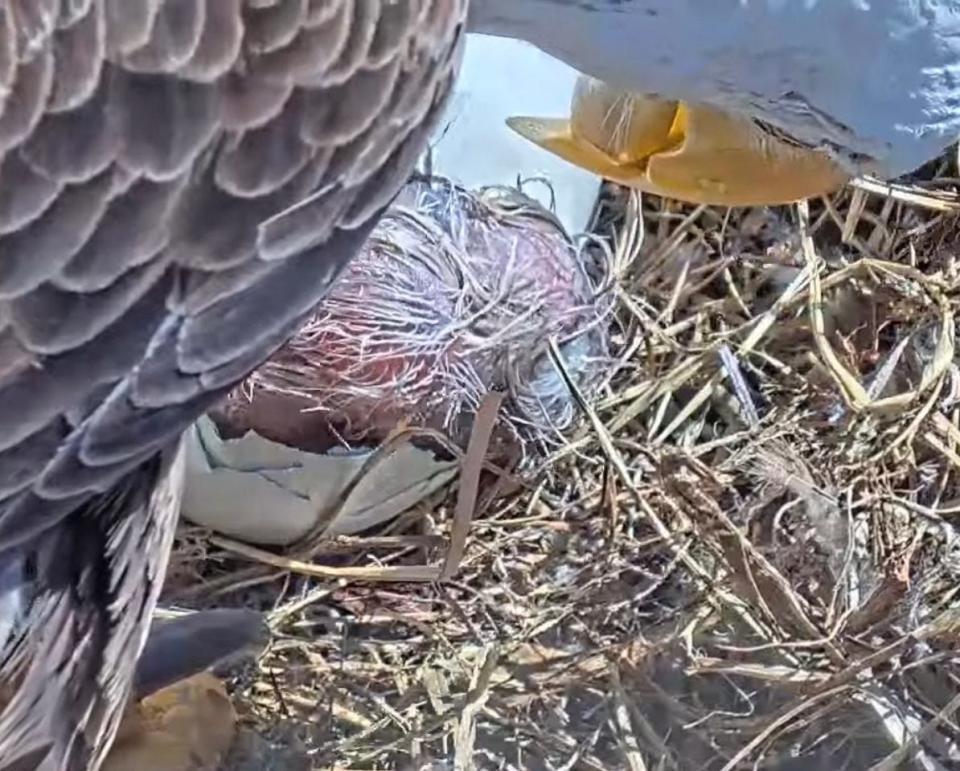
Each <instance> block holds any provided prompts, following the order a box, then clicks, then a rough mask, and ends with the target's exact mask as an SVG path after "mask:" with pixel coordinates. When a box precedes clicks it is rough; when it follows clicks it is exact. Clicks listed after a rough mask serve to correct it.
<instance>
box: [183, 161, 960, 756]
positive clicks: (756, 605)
mask: <svg viewBox="0 0 960 771" xmlns="http://www.w3.org/2000/svg"><path fill="white" fill-rule="evenodd" d="M957 179H958V175H957V168H956V162H955V158H954V156H953V155H952V154H951V155H950V156H948V157H945V158H943V159H941V160H940V161H939V162H938V163H937V164H934V165H932V166H931V167H930V168H928V169H926V170H925V172H924V174H922V175H920V176H917V177H915V178H914V179H913V180H912V181H911V182H910V183H909V184H902V185H896V186H882V185H878V184H876V183H874V182H871V181H869V180H861V181H858V182H857V183H856V185H855V186H853V187H850V188H848V189H846V190H844V191H843V192H841V193H839V194H837V195H835V196H831V197H830V198H829V199H824V200H820V201H813V202H810V204H809V205H808V206H807V207H786V208H781V209H774V210H766V209H756V210H749V211H737V212H729V211H725V210H721V209H714V208H710V207H687V206H680V205H678V204H676V203H673V202H669V201H663V200H660V199H657V198H652V197H645V198H643V199H642V200H641V199H640V198H639V197H636V196H631V195H628V194H624V193H623V191H621V190H619V189H617V188H611V189H610V190H609V191H608V195H607V196H606V201H605V205H604V207H603V214H602V217H601V218H600V220H599V224H598V225H597V228H598V229H599V230H600V231H602V232H608V233H611V234H612V238H613V240H614V243H615V246H616V251H615V262H614V267H615V271H616V278H617V295H618V301H619V305H618V314H617V318H618V320H619V326H618V327H616V328H615V329H614V331H613V333H612V335H611V338H612V341H613V344H614V346H615V347H616V349H617V350H618V351H619V354H620V356H621V357H622V360H623V364H624V366H623V367H622V369H621V371H620V372H619V374H618V375H617V377H616V379H615V381H614V382H613V384H612V386H611V388H610V389H609V390H607V391H606V392H605V394H604V396H603V398H601V399H600V400H597V401H594V403H593V404H592V406H591V409H590V412H589V418H590V421H589V423H590V424H589V427H588V428H586V429H585V430H583V431H582V432H581V433H580V434H578V435H576V436H575V437H574V438H573V439H572V440H571V441H570V443H569V444H568V445H567V446H565V447H564V448H563V449H562V450H561V451H559V452H557V453H555V454H554V455H553V456H552V457H551V458H550V460H549V462H548V464H547V466H546V468H545V470H544V475H543V476H542V478H541V484H539V485H538V486H537V487H536V488H534V489H527V490H522V491H520V492H518V494H517V495H516V496H514V497H511V498H506V499H499V500H498V501H497V502H496V504H495V505H494V506H492V507H491V508H490V509H489V510H488V511H486V512H485V516H484V517H483V518H481V519H478V520H476V521H475V522H474V525H473V529H472V531H471V536H470V542H469V545H468V549H467V551H466V554H465V556H464V559H463V562H462V563H461V566H460V570H459V572H458V573H457V575H456V580H455V581H452V582H450V583H447V584H445V585H442V586H438V585H436V584H432V583H422V584H419V585H417V584H406V585H404V586H402V587H397V586H396V585H386V584H376V583H374V584H372V585H370V584H357V583H352V584H351V583H347V584H344V583H343V582H337V581H336V580H333V579H317V578H314V577H306V576H304V575H299V574H294V575H292V576H291V575H290V573H289V572H286V570H280V569H278V568H275V567H263V566H262V565H254V566H252V567H251V566H250V565H249V564H248V563H246V562H231V561H229V560H227V561H226V562H223V560H225V559H226V558H228V557H229V556H230V555H231V554H232V553H227V552H224V551H221V550H214V551H213V552H212V553H211V554H210V555H209V557H208V558H207V559H206V560H202V559H200V558H198V557H196V556H190V555H191V554H194V552H182V554H184V555H185V556H184V559H185V560H186V563H187V564H188V565H189V566H190V567H192V569H194V570H199V571H200V572H202V574H203V581H202V582H201V581H199V580H197V581H196V582H195V583H194V584H193V587H192V588H190V589H187V590H186V593H185V594H181V595H180V596H182V597H188V598H189V597H192V598H193V600H194V601H197V600H198V598H199V602H201V603H203V602H213V601H218V602H236V603H240V602H250V601H252V600H253V599H256V600H257V601H259V602H261V603H262V604H264V605H266V606H269V607H272V608H275V611H274V613H273V623H274V625H275V628H276V629H278V630H279V631H280V633H281V634H282V635H283V637H282V640H281V641H280V642H278V644H277V645H276V647H275V648H274V650H273V651H272V652H271V654H270V655H269V656H268V657H267V658H266V659H265V660H264V661H263V662H262V665H261V669H260V671H259V673H258V674H257V676H255V677H251V678H249V679H246V680H243V681H242V683H241V684H240V685H239V686H238V703H239V704H240V705H241V708H242V709H243V710H245V711H246V714H247V715H248V718H249V719H250V721H251V722H252V723H253V724H255V725H256V726H257V730H258V733H259V734H260V735H262V736H264V737H266V741H268V742H274V746H273V747H272V748H271V749H270V751H269V752H268V753H267V754H266V755H265V756H263V757H265V758H267V759H268V760H269V761H272V760H273V759H274V758H276V757H278V753H281V752H292V753H293V754H295V755H296V756H297V757H298V758H300V759H302V762H303V766H302V767H303V768H329V767H331V766H338V767H348V768H371V767H376V768H384V769H386V768H396V769H418V770H419V769H426V768H454V767H456V768H463V769H523V770H524V771H526V770H527V769H529V770H530V771H546V770H547V769H558V768H568V769H592V770H594V771H601V770H608V769H617V770H618V771H619V769H629V770H630V771H639V770H640V769H644V768H664V769H676V770H681V769H683V770H685V769H690V768H698V769H699V768H702V769H705V770H707V771H732V770H733V769H738V770H739V769H789V770H790V771H794V770H796V771H806V770H807V769H811V768H831V769H851V771H860V769H868V768H872V769H877V770H878V771H892V770H893V769H911V770H912V769H951V768H956V767H957V765H958V761H957V757H958V747H960V728H958V720H957V716H956V712H957V708H958V705H960V696H958V692H960V660H958V657H957V655H956V647H957V640H958V638H960V620H958V619H960V593H958V590H957V586H958V585H960V539H958V538H957V530H956V528H957V517H958V515H960V430H958V428H957V426H958V425H960V412H958V409H957V405H956V404H955V403H954V400H953V396H954V393H955V391H954V387H953V383H954V382H955V380H956V377H957V375H956V365H955V363H954V361H955V359H956V355H955V353H954V352H953V351H951V347H952V344H953V343H952V341H953V333H954V327H955V321H953V314H954V313H955V312H956V311H960V304H958V298H960V270H958V268H957V262H956V251H957V243H958V238H960V197H958V195H957V193H956V188H957ZM807 223H809V227H807V228H805V227H804V225H806V224H807ZM808 235H809V236H810V239H807V238H806V237H805V236H808ZM812 278H813V279H815V280H814V281H811V279H812ZM864 397H866V398H864ZM450 520H451V517H450V509H449V508H447V507H440V508H438V509H434V510H431V511H430V512H428V513H426V514H423V515H421V518H420V520H419V522H420V524H419V526H418V527H417V529H415V530H413V531H409V532H407V533H406V534H404V535H401V536H398V537H393V538H392V537H381V538H371V539H365V540H356V541H349V542H344V541H342V540H340V541H331V542H328V543H327V544H326V545H325V547H324V550H322V551H320V552H318V554H317V555H316V558H315V559H316V561H317V562H320V563H323V564H327V563H329V562H331V561H335V560H340V561H343V562H346V563H348V564H350V565H355V566H357V567H366V568H368V569H370V570H373V569H374V568H375V567H376V566H379V565H382V564H391V565H398V566H399V565H408V564H411V563H413V564H419V563H420V562H422V561H423V560H424V559H430V558H432V559H434V560H440V559H443V557H444V554H445V551H444V545H443V544H444V541H443V540H442V537H443V536H445V535H446V534H448V533H449V532H450V528H451V524H450ZM279 578H283V579H284V580H283V582H282V583H281V582H280V581H279V580H278V579H279ZM254 581H260V582H263V581H272V583H271V584H270V585H269V586H268V587H266V588H262V589H259V590H251V589H249V586H250V585H251V582H254ZM191 592H192V594H191ZM258 592H259V593H258ZM265 764H266V761H261V762H260V765H256V764H254V765H252V766H250V768H254V767H255V768H260V767H262V766H263V765H265ZM294 767H297V766H293V765H291V766H290V768H294Z"/></svg>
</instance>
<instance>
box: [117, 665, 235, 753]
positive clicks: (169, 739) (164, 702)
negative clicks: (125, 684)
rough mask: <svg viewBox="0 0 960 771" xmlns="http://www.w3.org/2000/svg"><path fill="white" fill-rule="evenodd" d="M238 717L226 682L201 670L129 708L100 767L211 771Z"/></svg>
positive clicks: (224, 750)
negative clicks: (228, 693) (225, 688)
mask: <svg viewBox="0 0 960 771" xmlns="http://www.w3.org/2000/svg"><path fill="white" fill-rule="evenodd" d="M236 722H237V716H236V713H235V712H234V710H233V705H232V704H231V702H230V697H229V696H227V693H226V691H225V690H224V687H223V683H221V682H220V680H218V679H217V678H216V677H214V676H213V675H211V674H209V673H207V672H203V673H201V674H199V675H194V676H193V677H190V678H187V679H186V680H181V681H179V682H177V683H174V684H173V685H171V686H169V687H167V688H164V689H162V690H160V691H157V692H156V693H154V694H152V695H150V696H148V697H147V698H145V699H144V700H143V701H141V702H140V703H139V704H136V705H135V706H133V707H131V708H130V709H129V710H128V712H127V714H126V716H125V717H124V719H123V722H122V723H121V724H120V730H119V732H118V734H117V739H116V741H115V742H114V744H113V747H112V748H111V750H110V754H109V755H108V756H107V759H106V762H105V763H104V764H103V766H102V771H131V769H136V771H213V770H214V769H216V768H218V767H219V764H220V762H221V760H222V759H223V757H224V755H225V754H226V753H227V751H228V750H229V748H230V745H231V743H232V742H233V737H234V733H235V730H236Z"/></svg>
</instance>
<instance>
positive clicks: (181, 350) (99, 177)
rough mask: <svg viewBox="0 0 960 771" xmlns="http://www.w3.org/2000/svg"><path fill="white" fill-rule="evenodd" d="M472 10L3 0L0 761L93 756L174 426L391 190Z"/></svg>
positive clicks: (296, 312)
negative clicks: (11, 609) (9, 615)
mask: <svg viewBox="0 0 960 771" xmlns="http://www.w3.org/2000/svg"><path fill="white" fill-rule="evenodd" d="M465 13H466V0H4V2H3V3H2V4H0V565H2V566H3V568H4V569H3V570H2V571H0V593H6V594H7V595H10V594H13V595H15V596H16V597H18V598H21V599H22V602H20V603H19V604H18V603H14V605H16V606H17V607H19V608H20V613H21V616H22V618H20V619H19V621H18V623H17V625H16V628H15V629H10V628H8V629H7V630H6V631H7V638H8V639H7V641H6V646H5V648H4V650H5V651H6V654H5V658H4V659H3V660H2V661H0V689H3V690H5V692H6V693H7V703H6V706H5V708H3V711H2V713H0V769H4V768H8V767H10V768H13V767H18V768H19V767H24V768H31V767H41V768H50V769H60V768H85V767H88V766H93V767H95V766H96V765H97V764H98V762H99V759H100V757H101V756H102V754H103V752H105V749H106V747H107V746H108V745H109V741H110V739H111V737H112V734H113V731H114V730H115V726H116V722H117V718H118V715H119V713H120V710H121V709H122V707H123V701H124V699H125V698H126V693H127V691H128V688H129V682H130V678H131V676H132V667H133V663H134V661H135V658H136V655H137V653H138V652H139V650H140V648H141V647H142V644H143V639H144V636H145V632H146V626H147V624H148V621H149V618H150V615H151V611H152V608H153V605H154V603H155V601H156V597H157V593H158V591H159V586H160V583H161V582H162V578H163V573H164V569H165V564H166V556H167V552H168V550H169V544H170V541H171V538H172V532H173V527H174V524H175V520H176V494H177V491H176V489H174V488H175V484H174V482H175V477H174V476H172V475H171V468H172V467H173V464H174V463H175V462H176V454H175V452H174V448H175V447H176V445H177V442H178V438H179V436H180V433H181V432H182V430H183V429H184V428H185V427H186V426H187V425H188V424H189V423H190V422H191V421H193V420H194V419H195V418H196V417H198V416H199V415H200V414H202V413H203V412H204V411H205V410H206V409H207V408H208V407H209V406H210V405H211V404H212V403H214V402H215V401H216V400H217V399H218V398H219V397H220V396H221V395H222V394H223V393H224V391H225V390H227V389H229V388H230V387H231V386H232V385H234V384H235V383H236V382H238V381H239V380H240V379H242V378H243V377H245V376H246V375H247V374H248V373H249V372H250V371H251V370H252V369H253V368H255V367H256V366H257V365H258V364H260V363H261V362H262V361H263V360H264V359H265V358H267V357H268V356H269V355H270V353H271V352H272V351H273V350H274V349H275V348H276V347H277V346H278V345H279V344H281V343H282V342H283V341H284V340H285V339H286V338H287V337H288V336H289V335H290V334H291V332H292V331H293V330H294V329H295V327H296V324H297V322H298V320H299V319H300V318H301V317H302V316H304V314H306V313H307V312H308V311H309V310H310V308H311V307H312V306H313V305H315V304H316V303H317V301H318V300H319V299H320V298H321V297H322V296H323V294H324V293H325V291H326V290H327V288H328V287H329V286H330V284H331V282H332V281H333V280H334V279H335V278H336V276H337V275H338V273H339V271H340V270H341V269H342V268H343V267H344V265H345V264H346V263H347V262H348V260H349V259H350V257H351V256H352V255H353V254H354V252H355V251H356V250H357V249H358V247H359V246H360V245H361V243H362V242H363V240H364V238H365V236H366V235H367V233H368V232H369V230H370V229H371V227H372V226H373V224H374V222H375V221H376V219H377V217H378V215H379V213H380V212H381V211H382V210H383V209H384V207H385V206H386V205H387V204H388V203H389V201H390V200H391V198H392V197H393V196H394V194H395V193H396V192H397V190H398V189H399V187H400V186H401V184H402V183H403V181H404V180H405V178H406V177H407V175H408V173H409V171H410V170H411V168H412V167H413V165H414V163H415V160H416V158H417V156H418V155H419V153H420V152H421V150H422V149H423V147H424V145H425V143H426V141H427V138H428V134H429V132H430V131H431V128H432V126H433V122H434V120H435V118H436V117H437V115H438V113H439V111H440V109H441V108H442V105H443V103H444V101H445V97H446V96H447V94H448V92H449V90H450V87H451V83H452V79H453V78H454V76H455V73H456V69H457V63H458V61H459V49H460V39H461V37H462V28H463V22H464V16H465ZM0 605H2V603H0ZM21 605H22V607H21ZM8 626H10V625H9V624H8ZM2 631H3V624H2V623H0V632H2ZM2 706H3V705H2V703H0V707H2ZM30 758H34V761H30V760H29V759H30ZM25 759H26V760H25ZM31 762H32V763H33V765H30V764H29V763H31ZM16 763H21V764H23V763H27V765H19V766H17V765H15V764H16Z"/></svg>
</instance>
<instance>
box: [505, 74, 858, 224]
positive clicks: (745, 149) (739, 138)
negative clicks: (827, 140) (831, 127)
mask: <svg viewBox="0 0 960 771" xmlns="http://www.w3.org/2000/svg"><path fill="white" fill-rule="evenodd" d="M570 113H571V114H570V118H569V119H547V118H526V117H515V118H510V119H508V121H507V124H508V125H509V126H510V127H511V128H513V129H514V130H515V131H516V132H518V133H519V134H521V135H522V136H524V137H526V138H527V139H529V140H530V141H532V142H534V143H535V144H537V145H539V146H541V147H543V148H545V149H547V150H549V151H550V152H552V153H554V154H555V155H558V156H560V157H561V158H564V159H565V160H567V161H570V162H571V163H573V164H575V165H577V166H580V167H581V168H584V169H587V170H588V171H592V172H594V173H595V174H598V175H600V176H602V177H606V178H607V179H611V180H613V181H615V182H619V183H621V184H623V185H627V186H630V187H635V188H639V189H640V190H644V191H647V192H650V193H656V194H657V195H662V196H666V197H669V198H677V199H680V200H683V201H689V202H692V203H706V204H715V205H723V206H759V205H774V204H784V203H789V202H792V201H797V200H800V199H802V198H809V197H811V196H815V195H823V194H825V193H828V192H832V191H833V190H836V189H837V188H839V187H841V186H842V185H843V184H844V183H846V182H847V181H848V179H849V178H850V176H849V174H847V173H846V172H845V171H844V170H843V169H842V168H841V167H840V166H839V165H838V164H837V163H835V162H834V161H832V160H831V159H830V158H829V157H828V156H827V155H826V154H825V153H822V152H819V151H817V150H812V149H809V148H806V147H802V146H797V145H793V144H790V143H789V142H787V141H785V140H783V139H781V138H779V137H777V136H776V135H775V134H773V133H771V132H770V131H768V130H766V129H765V128H763V127H762V126H761V125H759V124H757V123H755V122H754V121H752V120H750V119H749V118H743V117H739V116H735V115H731V114H729V113H726V112H724V111H722V110H719V109H717V108H715V107H710V106H707V105H700V104H690V103H685V102H678V101H672V100H667V99H661V98H659V97H655V96H641V95H637V94H632V93H629V92H625V91H619V90H617V89H614V88H611V87H610V86H607V85H606V84H605V83H602V82H600V81H597V80H594V79H592V78H587V77H582V78H581V79H580V81H579V82H578V84H577V88H576V90H575V92H574V96H573V101H572V105H571V111H570Z"/></svg>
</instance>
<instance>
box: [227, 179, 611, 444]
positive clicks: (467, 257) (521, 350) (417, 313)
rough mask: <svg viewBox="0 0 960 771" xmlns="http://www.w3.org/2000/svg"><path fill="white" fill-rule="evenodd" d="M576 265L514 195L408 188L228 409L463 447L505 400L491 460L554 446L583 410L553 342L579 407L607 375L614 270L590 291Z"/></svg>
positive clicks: (560, 240)
mask: <svg viewBox="0 0 960 771" xmlns="http://www.w3.org/2000/svg"><path fill="white" fill-rule="evenodd" d="M580 251H581V250H580V249H578V248H577V247H576V246H575V245H574V243H573V242H572V240H571V239H570V238H569V237H568V236H567V235H566V233H565V232H564V231H563V228H562V227H561V226H560V224H559V222H558V221H557V220H556V218H555V217H554V216H553V215H551V214H550V213H549V212H548V211H546V210H545V209H544V208H543V207H542V206H540V205H539V204H538V203H536V202H535V201H533V200H532V199H530V198H528V197H527V196H525V195H524V194H523V193H522V192H520V191H519V190H516V189H509V188H487V189H483V190H481V191H479V192H478V193H476V194H474V193H471V192H468V191H466V190H464V189H462V188H460V187H458V186H456V185H454V184H453V183H451V182H449V181H447V180H444V179H440V178H435V177H434V178H420V179H416V180H414V181H413V182H411V183H410V184H409V185H408V186H407V187H406V188H405V190H404V191H403V193H402V194H401V196H400V199H399V200H398V202H397V203H396V204H395V205H394V206H393V207H392V208H391V209H390V210H389V211H388V212H387V214H386V215H385V216H384V217H383V219H382V221H381V223H380V224H379V225H378V227H377V228H376V230H374V232H373V234H372V236H371V237H370V239H369V240H368V242H367V244H366V246H365V248H364V249H363V251H362V253H361V254H360V255H358V257H357V258H356V259H355V260H354V261H353V262H352V263H351V265H350V266H349V267H348V268H347V269H346V271H345V272H344V274H343V275H342V276H341V278H340V279H339V280H338V282H337V284H336V286H335V287H334V289H333V290H332V291H331V293H330V294H329V295H328V297H327V298H326V299H325V300H324V301H323V302H322V303H321V304H320V305H319V306H318V307H317V308H316V309H315V311H314V312H313V314H312V315H311V316H310V318H308V319H307V321H306V322H305V323H304V324H303V326H302V327H301V329H300V330H299V332H298V333H297V335H296V336H295V337H294V338H293V339H292V340H291V341H290V342H289V343H288V344H286V345H285V346H284V347H283V348H282V349H281V350H280V351H279V352H278V353H277V354H276V355H275V356H273V357H272V358H271V359H270V360H269V361H268V362H267V363H266V364H265V365H264V366H262V367H261V368H260V369H259V370H257V371H256V372H255V373H254V374H253V375H252V376H251V377H250V378H249V379H248V380H247V381H246V382H245V383H244V384H243V386H242V387H241V388H240V389H239V390H238V391H237V392H236V393H235V394H233V395H232V396H231V401H230V406H228V408H227V411H228V412H236V411H238V410H247V411H249V410H250V407H251V405H253V404H255V403H256V402H257V401H258V400H261V399H263V398H264V397H265V396H266V397H267V398H268V399H269V398H271V397H274V398H275V397H280V396H282V397H290V398H291V399H292V400H293V401H295V402H296V403H297V405H298V410H300V412H301V414H302V413H303V412H314V413H320V414H322V415H323V416H324V418H325V419H326V422H327V423H328V424H329V427H330V431H331V434H332V435H333V436H334V437H335V439H336V440H337V441H338V442H340V443H342V444H346V445H348V446H351V445H354V444H355V443H361V444H371V443H376V442H377V441H379V440H380V439H382V438H383V436H385V435H386V434H387V433H388V432H389V431H391V430H392V429H394V428H396V427H397V426H398V425H401V424H403V425H416V426H423V427H427V428H431V429H438V430H441V431H444V432H446V433H448V434H449V435H450V436H451V438H453V440H454V441H456V442H459V443H463V442H464V441H465V438H466V432H467V430H468V428H469V425H470V423H471V421H472V417H471V416H472V414H473V412H474V411H475V410H476V408H477V406H478V404H479V402H480V399H481V398H482V396H483V395H484V394H485V393H487V392H488V391H490V390H501V391H504V392H506V393H507V395H508V398H507V400H506V402H505V407H504V410H503V412H502V414H501V420H500V424H499V426H498V446H499V449H500V450H503V449H505V445H504V443H506V444H507V445H513V443H514V442H515V441H517V442H519V445H520V447H521V448H522V450H523V451H528V450H529V446H530V443H531V442H533V443H535V444H537V445H541V446H542V445H547V446H549V445H552V444H554V442H555V441H557V440H558V439H559V435H560V432H562V431H563V430H564V429H566V428H568V427H569V426H570V424H571V423H572V422H573V420H574V418H575V416H576V405H575V403H574V401H573V400H572V399H571V396H570V393H569V389H568V387H567V386H566V385H565V384H564V382H563V381H562V379H561V378H560V376H559V374H558V373H557V371H556V369H555V368H554V365H553V364H552V362H551V360H550V357H549V354H548V343H549V341H550V340H551V339H555V340H556V341H557V342H558V343H559V346H560V350H561V351H562V353H563V355H564V358H565V359H566V363H567V367H568V369H569V370H570V372H571V373H572V374H573V375H574V377H575V378H576V380H577V382H578V385H579V387H580V388H581V389H582V390H584V391H585V392H587V393H593V392H595V391H596V389H597V388H598V387H599V385H600V383H601V382H602V381H603V380H604V379H605V378H606V377H607V375H608V373H609V371H610V368H611V367H610V364H611V361H610V359H609V357H608V356H607V353H606V352H607V330H606V323H605V322H606V321H607V319H608V317H609V313H610V310H611V306H612V293H610V292H609V291H606V290H607V288H606V287H605V286H604V282H605V280H606V279H605V276H606V275H608V271H607V269H606V266H600V267H599V268H598V269H597V270H596V271H594V272H596V273H599V274H600V276H601V278H600V280H599V282H595V281H594V280H592V279H591V278H590V277H589V276H588V272H587V270H586V269H585V268H584V266H583V265H582V264H581V254H580ZM267 395H269V396H267ZM244 402H245V403H246V404H245V405H244V404H243V403H244ZM304 417H305V416H304ZM257 422H259V421H258V420H256V419H255V420H254V423H257ZM258 430H260V429H258ZM261 433H262V431H261ZM280 440H281V441H283V437H280Z"/></svg>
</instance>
